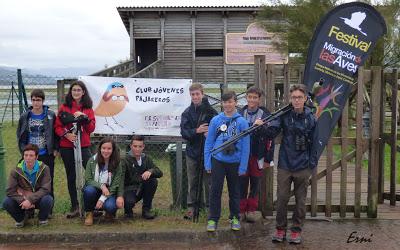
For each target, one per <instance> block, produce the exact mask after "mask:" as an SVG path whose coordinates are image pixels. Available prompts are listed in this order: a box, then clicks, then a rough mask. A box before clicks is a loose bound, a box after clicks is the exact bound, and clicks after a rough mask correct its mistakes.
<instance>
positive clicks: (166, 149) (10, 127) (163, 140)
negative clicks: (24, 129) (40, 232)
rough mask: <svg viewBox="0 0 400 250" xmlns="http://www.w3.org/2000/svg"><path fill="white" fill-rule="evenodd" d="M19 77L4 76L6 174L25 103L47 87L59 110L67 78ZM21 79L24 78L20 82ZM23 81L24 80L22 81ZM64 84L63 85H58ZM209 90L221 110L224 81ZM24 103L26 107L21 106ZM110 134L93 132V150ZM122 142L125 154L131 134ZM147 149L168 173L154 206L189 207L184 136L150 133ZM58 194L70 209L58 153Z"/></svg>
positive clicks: (1, 111)
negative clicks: (60, 82)
mask: <svg viewBox="0 0 400 250" xmlns="http://www.w3.org/2000/svg"><path fill="white" fill-rule="evenodd" d="M21 76H22V77H20V79H18V74H17V73H15V74H10V75H7V76H4V75H3V76H0V115H1V118H2V120H1V121H2V124H3V131H2V134H3V135H2V136H3V142H4V147H5V149H6V176H7V177H8V174H9V171H10V170H11V169H12V168H14V167H15V165H16V163H17V162H18V160H19V159H20V158H21V155H20V153H19V151H18V147H17V138H16V129H17V121H18V119H19V117H20V112H22V111H23V110H24V109H25V106H30V105H31V101H30V92H31V91H32V90H33V89H35V88H40V89H43V90H44V92H45V95H46V98H45V102H44V104H45V105H48V106H49V107H50V109H51V110H53V111H55V112H56V111H57V107H58V100H59V96H58V94H57V93H58V92H57V81H59V80H61V81H64V78H63V77H44V76H27V75H22V74H21ZM18 81H20V82H18ZM21 81H22V83H23V84H24V87H25V92H26V97H27V98H26V102H25V101H24V97H23V91H22V89H20V88H21V87H19V86H21ZM64 82H65V83H66V84H65V85H63V88H64V89H63V90H62V91H59V92H61V93H66V91H67V90H68V87H69V86H68V81H64ZM18 83H20V84H18ZM58 87H60V85H59V86H58ZM231 89H233V90H235V91H236V92H237V94H239V93H242V92H244V91H245V89H246V85H245V84H241V85H235V86H231ZM205 92H206V94H207V95H208V97H209V100H210V103H211V104H212V105H213V106H214V108H215V109H216V110H217V111H220V110H221V109H220V108H221V104H220V101H219V100H220V96H221V85H220V84H218V83H208V84H206V85H205ZM243 98H244V94H241V95H239V104H240V105H242V104H243V103H244V101H243V100H244V99H243ZM21 106H22V109H21ZM105 136H107V135H97V134H96V135H92V153H94V152H95V151H96V146H97V145H98V142H99V141H100V140H101V138H103V137H105ZM112 137H113V138H114V139H115V140H116V141H117V142H118V145H119V147H120V149H121V155H122V156H124V155H125V154H126V153H127V152H128V150H129V149H128V145H129V137H127V136H119V135H112ZM145 143H146V148H145V153H146V154H148V155H149V156H150V157H151V158H152V159H153V161H154V162H155V164H156V165H157V166H158V167H159V168H160V169H161V170H162V171H163V173H164V176H163V177H162V178H160V179H159V181H158V189H157V192H156V194H155V198H154V201H153V206H154V208H155V209H160V210H169V209H171V208H185V207H186V199H187V197H186V196H187V176H186V163H185V143H184V142H183V140H182V138H180V137H165V136H164V137H163V136H146V139H145ZM54 194H55V207H54V213H65V212H67V211H69V209H70V198H69V194H68V188H67V181H66V174H65V169H64V164H63V162H62V160H61V157H60V156H58V157H56V161H55V175H54ZM224 203H227V202H226V199H224Z"/></svg>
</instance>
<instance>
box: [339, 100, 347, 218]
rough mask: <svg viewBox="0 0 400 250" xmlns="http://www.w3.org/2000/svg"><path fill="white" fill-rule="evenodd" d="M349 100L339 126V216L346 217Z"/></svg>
mask: <svg viewBox="0 0 400 250" xmlns="http://www.w3.org/2000/svg"><path fill="white" fill-rule="evenodd" d="M348 114H349V101H348V100H347V101H346V105H345V106H344V109H343V112H342V128H341V136H342V152H341V158H342V162H341V163H342V164H341V168H340V213H339V214H340V217H342V218H343V217H346V194H347V160H346V154H347V150H348V140H347V132H348V120H349V118H348V117H349V115H348Z"/></svg>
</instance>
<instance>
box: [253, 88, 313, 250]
mask: <svg viewBox="0 0 400 250" xmlns="http://www.w3.org/2000/svg"><path fill="white" fill-rule="evenodd" d="M306 93H307V92H306V87H305V86H304V85H293V86H292V87H291V88H290V99H291V105H292V108H293V109H292V110H291V111H289V112H287V113H285V114H284V115H282V116H280V117H278V118H277V119H275V120H273V121H271V123H269V124H267V125H266V126H267V127H266V128H264V133H265V134H266V135H267V137H269V138H274V137H275V136H277V135H278V134H279V133H280V132H281V131H282V132H283V133H282V134H283V136H282V143H281V146H280V150H279V161H278V174H277V182H278V191H277V199H278V200H277V209H276V210H277V214H276V232H275V234H274V235H273V237H272V241H274V242H282V241H284V240H285V239H286V228H287V205H288V202H289V198H290V187H291V184H292V182H293V183H294V195H295V198H296V207H295V210H294V211H293V216H292V227H291V228H290V231H291V233H290V237H289V238H288V242H289V243H294V244H299V243H301V240H302V239H301V230H302V225H303V222H304V218H305V215H306V197H307V187H308V181H309V178H310V176H311V174H312V171H313V169H312V166H311V165H310V151H311V147H312V143H313V141H312V140H313V134H314V130H315V125H316V119H315V117H314V114H313V113H312V112H311V109H310V108H309V107H307V106H305V102H306V101H307V96H306ZM256 123H257V124H259V125H261V124H262V121H261V120H258V121H256Z"/></svg>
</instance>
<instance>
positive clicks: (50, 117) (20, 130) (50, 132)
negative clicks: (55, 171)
mask: <svg viewBox="0 0 400 250" xmlns="http://www.w3.org/2000/svg"><path fill="white" fill-rule="evenodd" d="M32 109H33V107H32V106H31V107H29V109H28V111H26V112H24V113H22V115H21V116H20V118H19V121H18V127H17V140H18V148H19V151H20V152H22V151H23V150H24V147H25V146H26V145H27V144H28V142H29V118H30V117H31V114H32ZM43 112H44V113H45V117H44V120H43V125H44V130H45V134H44V136H45V138H46V149H47V153H48V154H49V155H50V154H53V151H54V150H57V149H58V144H59V137H58V136H57V135H56V134H55V132H54V124H55V121H56V115H55V113H54V112H53V111H51V110H50V109H49V107H48V106H46V105H43Z"/></svg>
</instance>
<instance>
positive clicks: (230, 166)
mask: <svg viewBox="0 0 400 250" xmlns="http://www.w3.org/2000/svg"><path fill="white" fill-rule="evenodd" d="M221 99H222V107H223V109H224V112H222V113H220V114H218V115H217V116H215V117H214V118H213V119H212V120H211V122H210V125H209V127H208V135H207V139H206V142H205V145H204V165H205V169H206V171H207V172H208V173H211V190H210V213H209V217H208V222H207V231H208V232H214V231H215V230H216V228H217V224H218V220H219V218H220V216H221V195H222V189H223V185H224V179H225V176H226V180H227V184H228V192H229V210H230V216H229V218H230V220H231V229H232V230H234V231H238V230H240V222H239V220H240V217H239V211H240V209H239V203H240V181H239V175H244V174H245V173H246V171H247V162H248V160H249V153H250V138H249V136H245V137H243V138H241V139H240V140H239V141H238V142H236V143H235V144H233V145H231V146H229V147H227V148H226V149H225V150H223V151H221V152H218V153H216V154H211V150H212V149H213V148H216V147H218V146H219V145H221V144H222V143H224V142H225V141H227V140H229V139H230V138H231V137H232V136H235V135H237V134H239V133H240V132H242V131H243V130H245V129H247V128H248V127H249V125H248V122H247V121H246V120H245V119H244V118H243V117H242V116H240V115H239V113H238V112H237V110H236V104H237V97H236V94H235V92H234V91H226V92H225V93H224V94H223V95H222V98H221Z"/></svg>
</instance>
